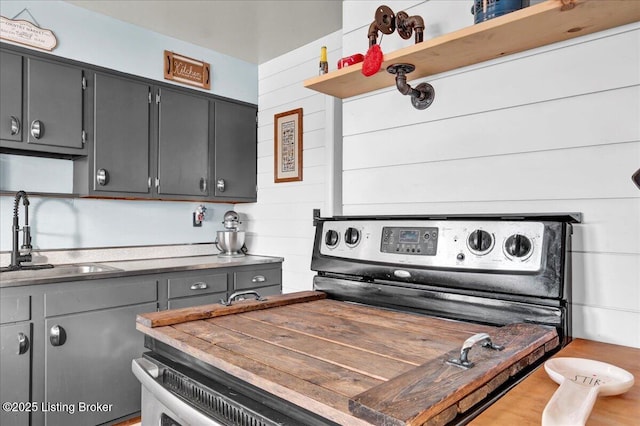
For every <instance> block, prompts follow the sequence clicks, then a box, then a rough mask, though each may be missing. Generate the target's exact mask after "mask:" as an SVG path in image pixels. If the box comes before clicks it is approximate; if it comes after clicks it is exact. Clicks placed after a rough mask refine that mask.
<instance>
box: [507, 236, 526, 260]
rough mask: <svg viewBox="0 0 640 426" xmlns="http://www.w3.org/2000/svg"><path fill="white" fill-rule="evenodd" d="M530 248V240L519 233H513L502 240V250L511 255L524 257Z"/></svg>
mask: <svg viewBox="0 0 640 426" xmlns="http://www.w3.org/2000/svg"><path fill="white" fill-rule="evenodd" d="M531 248H532V243H531V240H530V239H529V238H528V237H526V236H525V235H521V234H513V235H511V236H510V237H509V238H507V240H506V241H505V242H504V250H505V251H506V252H507V254H508V255H509V256H513V257H518V258H522V257H525V256H527V255H528V254H529V253H531Z"/></svg>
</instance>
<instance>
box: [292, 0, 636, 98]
mask: <svg viewBox="0 0 640 426" xmlns="http://www.w3.org/2000/svg"><path fill="white" fill-rule="evenodd" d="M470 3H471V2H470ZM639 20H640V2H638V1H637V0H620V1H610V0H606V1H605V0H547V1H545V2H542V3H539V4H536V5H533V6H530V7H526V8H524V9H521V10H517V11H515V12H511V13H508V14H506V15H503V16H500V17H498V18H494V19H491V20H488V21H485V22H482V23H479V24H476V25H472V26H469V27H465V28H462V29H461V30H458V31H455V32H452V33H449V34H444V35H442V36H439V37H435V38H433V39H430V40H425V41H423V42H422V43H418V44H414V45H411V46H408V47H405V48H402V49H399V50H396V51H394V52H389V53H385V54H384V62H383V63H382V66H381V67H380V71H378V73H376V74H374V75H372V76H370V77H365V76H364V75H362V73H361V71H362V64H361V63H360V64H356V65H352V66H349V67H346V68H342V69H339V70H336V71H332V72H330V73H328V74H325V75H321V76H318V77H313V78H310V79H308V80H306V81H305V82H304V86H305V87H307V88H309V89H313V90H316V91H318V92H321V93H325V94H327V95H331V96H335V97H337V98H342V99H344V98H348V97H351V96H356V95H361V94H364V93H368V92H371V91H373V90H377V89H382V88H385V87H391V86H394V85H395V76H394V75H392V74H389V73H388V72H387V71H386V69H387V67H388V66H389V65H392V64H397V63H408V64H412V65H414V66H415V67H416V68H415V70H414V71H413V72H411V73H410V74H408V78H409V79H410V80H415V79H418V78H423V77H428V76H430V75H434V74H438V73H441V72H445V71H450V70H453V69H456V68H460V67H465V66H468V65H473V64H477V63H480V62H484V61H488V60H490V59H496V58H500V57H503V56H506V55H510V54H513V53H517V52H523V51H525V50H529V49H533V48H536V47H541V46H545V45H548V44H551V43H555V42H558V41H563V40H569V39H571V38H574V37H579V36H583V35H586V34H591V33H594V32H597V31H603V30H606V29H609V28H613V27H617V26H620V25H625V24H629V23H632V22H636V21H639ZM427 25H428V23H427ZM366 36H367V34H366V30H365V29H363V33H362V40H363V42H364V43H366V42H367V40H366ZM365 45H366V44H365Z"/></svg>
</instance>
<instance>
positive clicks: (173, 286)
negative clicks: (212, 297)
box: [168, 274, 227, 299]
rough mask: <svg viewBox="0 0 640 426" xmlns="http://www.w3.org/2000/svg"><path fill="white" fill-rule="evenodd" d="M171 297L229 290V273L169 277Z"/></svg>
mask: <svg viewBox="0 0 640 426" xmlns="http://www.w3.org/2000/svg"><path fill="white" fill-rule="evenodd" d="M168 282H169V299H175V298H176V297H184V296H196V295H199V294H209V293H219V292H226V291H227V274H215V275H214V274H208V275H195V276H186V277H185V276H180V277H175V278H169V280H168Z"/></svg>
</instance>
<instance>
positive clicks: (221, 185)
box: [216, 179, 226, 192]
mask: <svg viewBox="0 0 640 426" xmlns="http://www.w3.org/2000/svg"><path fill="white" fill-rule="evenodd" d="M225 185H226V184H225V181H224V179H218V181H217V182H216V188H218V191H220V192H224V187H225Z"/></svg>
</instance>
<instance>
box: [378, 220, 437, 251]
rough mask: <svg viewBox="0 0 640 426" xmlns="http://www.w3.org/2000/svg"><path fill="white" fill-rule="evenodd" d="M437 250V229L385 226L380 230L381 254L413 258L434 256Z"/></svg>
mask: <svg viewBox="0 0 640 426" xmlns="http://www.w3.org/2000/svg"><path fill="white" fill-rule="evenodd" d="M437 249H438V228H437V227H424V228H423V227H418V228H403V227H395V226H385V227H383V228H382V242H381V244H380V251H381V252H382V253H396V254H404V255H407V254H409V255H414V256H435V255H436V252H437Z"/></svg>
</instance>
